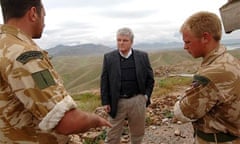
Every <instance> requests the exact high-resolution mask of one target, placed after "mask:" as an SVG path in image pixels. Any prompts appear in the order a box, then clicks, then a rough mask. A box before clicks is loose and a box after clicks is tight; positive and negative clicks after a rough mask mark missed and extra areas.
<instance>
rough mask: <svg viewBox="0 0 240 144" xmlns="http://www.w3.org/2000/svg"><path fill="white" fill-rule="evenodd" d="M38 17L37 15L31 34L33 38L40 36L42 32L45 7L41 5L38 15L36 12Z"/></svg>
mask: <svg viewBox="0 0 240 144" xmlns="http://www.w3.org/2000/svg"><path fill="white" fill-rule="evenodd" d="M37 15H38V17H37V20H36V25H35V30H36V31H35V34H34V35H33V38H40V37H41V36H42V33H43V28H44V26H45V23H44V18H45V15H46V13H45V9H44V7H43V6H42V7H41V13H40V15H39V14H37Z"/></svg>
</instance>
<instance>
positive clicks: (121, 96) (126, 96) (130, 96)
mask: <svg viewBox="0 0 240 144" xmlns="http://www.w3.org/2000/svg"><path fill="white" fill-rule="evenodd" d="M136 95H138V94H132V95H126V94H124V95H120V98H126V99H128V98H132V97H134V96H136Z"/></svg>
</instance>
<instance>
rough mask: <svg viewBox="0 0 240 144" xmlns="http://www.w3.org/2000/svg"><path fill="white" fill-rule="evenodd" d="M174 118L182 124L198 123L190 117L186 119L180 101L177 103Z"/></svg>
mask: <svg viewBox="0 0 240 144" xmlns="http://www.w3.org/2000/svg"><path fill="white" fill-rule="evenodd" d="M174 116H175V117H176V118H177V119H178V120H180V121H181V122H193V121H196V120H193V119H189V118H188V117H186V116H185V115H184V114H183V112H182V110H181V108H180V103H179V101H177V102H176V103H175V105H174Z"/></svg>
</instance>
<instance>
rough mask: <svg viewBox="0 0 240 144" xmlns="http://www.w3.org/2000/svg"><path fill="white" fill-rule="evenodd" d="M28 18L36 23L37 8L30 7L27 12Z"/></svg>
mask: <svg viewBox="0 0 240 144" xmlns="http://www.w3.org/2000/svg"><path fill="white" fill-rule="evenodd" d="M28 17H29V19H30V21H33V22H34V21H36V20H37V19H38V14H37V8H36V7H31V8H30V9H29V10H28Z"/></svg>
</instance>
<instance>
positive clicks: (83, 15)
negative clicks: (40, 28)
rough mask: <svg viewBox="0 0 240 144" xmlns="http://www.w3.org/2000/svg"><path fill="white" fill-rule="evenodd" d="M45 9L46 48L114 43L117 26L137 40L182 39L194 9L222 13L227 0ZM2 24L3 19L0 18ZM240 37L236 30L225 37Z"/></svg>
mask: <svg viewBox="0 0 240 144" xmlns="http://www.w3.org/2000/svg"><path fill="white" fill-rule="evenodd" d="M42 1H43V4H44V7H45V9H46V17H45V24H46V26H45V29H44V33H43V36H42V38H41V39H40V40H37V41H36V42H37V43H38V44H39V45H40V46H41V47H42V48H44V49H46V48H50V47H54V46H56V45H58V44H65V45H74V44H83V43H95V44H104V45H108V46H115V34H116V31H117V29H118V28H121V27H130V28H131V29H132V30H133V32H134V34H135V43H142V42H170V41H181V35H180V33H179V27H180V26H181V24H182V23H183V21H184V20H185V19H186V18H187V17H188V16H190V15H191V14H193V13H194V12H197V11H200V10H205V11H211V12H214V13H216V14H217V15H220V13H219V8H220V7H221V6H222V5H223V4H225V3H226V2H227V0H165V1H163V0H42ZM0 22H1V23H2V18H1V21H0ZM234 37H238V38H240V32H239V31H236V32H233V33H232V34H230V35H225V36H224V39H230V38H234Z"/></svg>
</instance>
